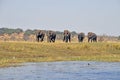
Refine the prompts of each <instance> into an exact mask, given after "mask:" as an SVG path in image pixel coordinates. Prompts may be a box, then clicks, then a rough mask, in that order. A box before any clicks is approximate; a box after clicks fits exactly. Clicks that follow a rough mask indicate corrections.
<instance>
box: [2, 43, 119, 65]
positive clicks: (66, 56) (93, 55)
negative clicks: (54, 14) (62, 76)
mask: <svg viewBox="0 0 120 80" xmlns="http://www.w3.org/2000/svg"><path fill="white" fill-rule="evenodd" d="M73 60H74V61H75V60H85V61H86V60H88V61H110V62H119V61H120V43H119V42H116V43H113V42H108V43H104V42H97V43H87V42H84V43H63V42H56V43H47V42H43V43H37V42H0V67H5V66H13V65H14V66H15V65H16V64H18V63H22V62H44V61H73Z"/></svg>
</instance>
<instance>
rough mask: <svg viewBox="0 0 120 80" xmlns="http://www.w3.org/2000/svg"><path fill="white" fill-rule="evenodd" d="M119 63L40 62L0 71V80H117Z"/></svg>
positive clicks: (119, 71) (119, 77) (119, 70)
mask: <svg viewBox="0 0 120 80" xmlns="http://www.w3.org/2000/svg"><path fill="white" fill-rule="evenodd" d="M119 75H120V62H114V63H113V62H92V61H89V62H88V61H69V62H40V63H25V65H24V66H20V67H9V68H1V69H0V80H119V79H120V76H119Z"/></svg>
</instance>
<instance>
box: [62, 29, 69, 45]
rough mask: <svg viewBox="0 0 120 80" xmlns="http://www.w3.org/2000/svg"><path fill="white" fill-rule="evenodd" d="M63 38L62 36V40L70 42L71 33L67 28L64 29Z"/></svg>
mask: <svg viewBox="0 0 120 80" xmlns="http://www.w3.org/2000/svg"><path fill="white" fill-rule="evenodd" d="M63 35H64V38H63V42H64V41H65V42H66V43H67V42H71V33H70V32H69V31H68V30H64V34H63Z"/></svg>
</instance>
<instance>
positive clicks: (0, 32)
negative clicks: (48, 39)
mask: <svg viewBox="0 0 120 80" xmlns="http://www.w3.org/2000/svg"><path fill="white" fill-rule="evenodd" d="M36 31H37V29H35V30H31V29H27V30H25V31H24V30H22V29H20V28H17V29H10V28H0V34H5V33H6V34H12V33H21V32H24V35H31V34H35V33H36ZM44 31H45V32H47V31H48V30H44ZM55 32H56V34H58V35H59V34H63V32H60V31H55ZM71 34H72V35H76V34H77V33H76V32H75V31H72V32H71Z"/></svg>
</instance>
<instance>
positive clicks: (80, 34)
mask: <svg viewBox="0 0 120 80" xmlns="http://www.w3.org/2000/svg"><path fill="white" fill-rule="evenodd" d="M84 38H85V33H83V32H81V33H79V34H78V41H79V42H83V40H84Z"/></svg>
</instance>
